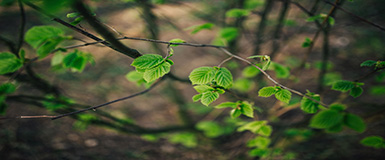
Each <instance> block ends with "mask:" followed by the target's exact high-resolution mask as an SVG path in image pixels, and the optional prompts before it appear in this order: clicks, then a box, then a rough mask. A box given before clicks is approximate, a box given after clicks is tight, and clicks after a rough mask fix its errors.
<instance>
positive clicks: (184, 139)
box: [168, 132, 198, 148]
mask: <svg viewBox="0 0 385 160" xmlns="http://www.w3.org/2000/svg"><path fill="white" fill-rule="evenodd" d="M168 140H169V141H170V142H171V143H175V144H182V145H183V146H185V147H188V148H194V147H196V146H197V145H198V141H197V138H196V136H195V134H193V133H190V132H182V133H175V134H172V135H170V136H169V137H168Z"/></svg>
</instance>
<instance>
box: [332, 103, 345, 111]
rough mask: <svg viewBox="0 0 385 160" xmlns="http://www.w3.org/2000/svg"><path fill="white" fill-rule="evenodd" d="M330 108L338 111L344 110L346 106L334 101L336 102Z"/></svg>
mask: <svg viewBox="0 0 385 160" xmlns="http://www.w3.org/2000/svg"><path fill="white" fill-rule="evenodd" d="M329 108H330V109H333V110H336V111H344V110H345V109H346V106H345V105H343V104H339V103H334V104H331V105H330V106H329Z"/></svg>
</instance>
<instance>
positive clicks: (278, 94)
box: [258, 86, 291, 104]
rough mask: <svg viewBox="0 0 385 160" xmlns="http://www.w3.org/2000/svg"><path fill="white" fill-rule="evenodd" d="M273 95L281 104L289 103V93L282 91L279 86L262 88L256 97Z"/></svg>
mask: <svg viewBox="0 0 385 160" xmlns="http://www.w3.org/2000/svg"><path fill="white" fill-rule="evenodd" d="M273 94H274V95H275V98H277V99H278V100H279V101H281V102H284V103H286V104H288V103H289V102H290V99H291V92H290V91H288V90H286V89H282V88H281V87H279V86H274V87H263V88H262V89H260V90H259V91H258V95H259V96H261V97H270V96H272V95H273Z"/></svg>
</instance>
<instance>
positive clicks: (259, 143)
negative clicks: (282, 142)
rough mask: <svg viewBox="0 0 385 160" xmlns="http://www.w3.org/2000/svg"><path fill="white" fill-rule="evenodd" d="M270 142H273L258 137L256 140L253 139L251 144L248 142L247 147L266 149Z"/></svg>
mask: <svg viewBox="0 0 385 160" xmlns="http://www.w3.org/2000/svg"><path fill="white" fill-rule="evenodd" d="M270 142H271V140H270V138H266V137H262V136H258V137H256V138H254V139H251V140H250V141H249V142H247V146H248V147H257V148H261V149H265V148H267V147H268V146H269V144H270Z"/></svg>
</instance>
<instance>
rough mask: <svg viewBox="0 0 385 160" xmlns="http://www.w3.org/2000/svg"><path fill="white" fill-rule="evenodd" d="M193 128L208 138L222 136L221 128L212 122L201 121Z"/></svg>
mask: <svg viewBox="0 0 385 160" xmlns="http://www.w3.org/2000/svg"><path fill="white" fill-rule="evenodd" d="M195 127H196V128H197V129H198V130H201V131H203V134H204V135H205V136H207V137H209V138H215V137H219V136H221V135H223V134H224V130H223V128H222V127H221V126H220V125H219V124H218V123H217V122H214V121H202V122H199V123H198V124H196V126H195Z"/></svg>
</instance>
